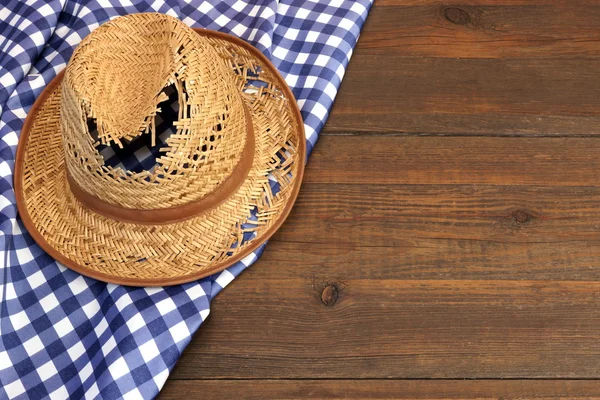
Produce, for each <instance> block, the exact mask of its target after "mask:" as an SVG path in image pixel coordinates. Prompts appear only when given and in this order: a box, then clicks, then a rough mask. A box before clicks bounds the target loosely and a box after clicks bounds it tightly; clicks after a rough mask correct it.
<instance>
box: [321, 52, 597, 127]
mask: <svg viewBox="0 0 600 400" xmlns="http://www.w3.org/2000/svg"><path fill="white" fill-rule="evenodd" d="M359 46H360V43H359ZM599 68H600V58H592V59H576V58H567V59H564V58H553V59H546V58H538V59H498V60H494V59H456V58H420V57H403V56H401V55H398V54H393V53H391V52H390V53H389V54H381V55H365V56H360V52H359V51H357V52H356V57H354V58H353V59H352V62H351V64H350V66H349V68H348V72H347V75H346V77H345V78H344V82H343V83H342V86H341V88H340V92H339V95H338V97H337V99H336V102H335V104H334V107H333V111H332V113H331V116H330V118H329V120H328V123H327V126H326V128H325V132H346V131H351V132H364V131H366V132H393V133H395V132H401V133H421V134H432V133H435V134H438V135H440V134H463V135H476V134H477V135H500V134H501V135H597V134H598V133H599V132H600V128H599V127H600V124H599V122H600V119H599V118H600V117H598V114H599V113H600V102H598V98H600V84H598V80H599V79H600V77H599V75H598V73H597V71H598V70H599ZM374 71H376V72H374ZM357 105H360V107H358V106H357Z"/></svg>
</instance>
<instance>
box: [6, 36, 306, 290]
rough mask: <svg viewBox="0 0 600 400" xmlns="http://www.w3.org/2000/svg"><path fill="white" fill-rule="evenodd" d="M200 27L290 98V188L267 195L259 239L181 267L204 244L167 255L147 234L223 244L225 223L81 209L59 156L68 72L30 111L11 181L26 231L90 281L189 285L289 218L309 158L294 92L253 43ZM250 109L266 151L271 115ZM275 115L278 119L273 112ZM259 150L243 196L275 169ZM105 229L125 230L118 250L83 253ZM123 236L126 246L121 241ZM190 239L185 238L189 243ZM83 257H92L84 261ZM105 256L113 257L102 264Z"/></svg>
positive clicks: (255, 245)
mask: <svg viewBox="0 0 600 400" xmlns="http://www.w3.org/2000/svg"><path fill="white" fill-rule="evenodd" d="M195 31H196V32H197V33H198V34H201V35H204V36H207V37H209V38H213V39H217V40H218V41H223V42H228V44H229V45H233V46H234V48H235V47H237V48H238V49H240V50H243V51H244V52H245V53H246V54H249V55H250V56H251V57H253V58H254V59H255V60H256V63H257V64H258V65H260V66H261V67H262V68H266V69H267V70H268V72H269V75H270V76H271V77H272V78H273V81H272V82H270V83H272V84H273V85H274V86H276V87H277V88H278V89H279V90H280V91H281V92H282V93H283V95H284V97H285V98H286V99H287V101H286V106H285V107H286V110H285V112H287V113H288V114H289V115H290V116H291V119H292V121H293V125H294V126H293V127H292V130H293V134H294V135H295V139H296V147H295V149H294V150H295V151H294V154H292V155H291V156H293V157H294V160H293V163H294V168H293V174H292V175H293V176H292V177H291V179H290V181H289V184H288V185H287V186H286V187H285V188H282V191H280V192H279V193H278V194H277V195H276V196H275V198H274V199H271V200H270V202H269V204H271V203H272V204H271V205H272V206H273V209H272V210H267V212H266V214H269V215H270V214H272V218H270V220H269V221H268V223H267V224H266V225H265V227H264V228H261V227H260V226H258V228H257V229H256V231H255V232H256V234H255V235H254V237H253V238H251V239H249V240H247V241H245V242H244V245H243V246H241V247H240V248H227V247H225V248H223V249H222V254H220V255H219V256H218V257H216V258H215V259H217V260H218V261H217V262H214V263H212V264H208V265H205V266H203V265H196V264H190V265H184V264H185V262H180V263H178V262H177V261H178V260H192V259H193V257H194V252H197V251H199V250H200V249H201V248H202V246H192V245H189V246H187V245H185V244H181V245H179V247H177V248H176V249H175V250H174V251H173V254H172V259H171V257H170V255H169V254H165V253H164V252H163V250H164V249H159V248H158V247H157V248H155V249H153V248H152V247H151V246H149V245H148V243H151V242H152V240H145V239H147V238H148V237H150V235H156V237H157V238H161V240H163V239H162V238H163V237H176V238H182V237H187V236H186V235H188V236H189V235H194V234H197V233H198V232H205V233H204V235H207V237H206V238H205V237H202V238H198V240H191V242H197V241H200V242H201V241H202V240H215V241H216V242H219V241H220V240H223V242H224V243H226V242H227V238H224V237H223V235H222V234H221V236H218V235H219V234H218V232H224V230H226V229H227V227H222V226H218V227H217V228H218V229H216V228H215V229H211V228H210V227H206V222H207V214H206V213H203V214H200V215H198V216H194V217H192V218H190V219H188V220H186V221H183V222H177V223H173V224H163V225H156V226H152V225H137V224H132V223H127V222H120V221H116V220H109V219H107V218H106V217H104V216H102V215H100V214H96V213H94V212H93V211H91V210H88V209H86V208H85V207H83V206H82V205H81V204H80V203H79V202H78V201H77V200H76V199H75V198H74V196H73V194H72V193H71V192H70V191H69V186H68V184H67V178H66V166H65V163H64V155H63V154H62V153H61V152H62V144H61V132H60V124H59V123H58V122H59V121H58V116H59V114H60V84H61V82H62V79H63V76H64V71H63V72H61V73H59V74H58V75H57V76H56V77H55V78H54V79H53V80H52V81H51V82H50V83H49V84H48V85H47V87H46V88H45V89H44V90H43V91H42V93H41V94H40V96H39V97H38V99H37V100H36V102H35V103H34V105H33V107H32V108H31V110H30V111H29V113H28V115H27V118H26V120H25V123H24V125H23V128H22V130H21V137H20V140H19V145H18V149H17V156H16V161H15V173H14V180H15V181H14V185H15V194H16V200H17V207H18V210H19V215H20V216H21V219H22V221H23V224H24V225H25V228H26V229H27V231H28V232H29V234H30V235H31V236H32V237H33V239H34V240H35V241H36V242H37V244H38V245H39V246H40V247H41V248H42V249H43V250H44V251H46V252H47V253H48V254H49V255H50V256H52V257H53V258H54V259H55V260H56V261H58V262H60V263H62V264H64V265H65V266H66V267H68V268H70V269H72V270H75V271H77V272H79V273H81V274H83V275H85V276H88V277H91V278H95V279H98V280H101V281H104V282H109V283H115V284H122V285H130V286H166V285H175V284H181V283H186V282H190V281H194V280H197V279H200V278H203V277H206V276H209V275H212V274H214V273H216V272H219V271H221V270H223V269H225V268H227V267H229V266H231V265H233V264H235V263H237V262H238V261H241V260H242V259H244V258H245V257H247V256H248V255H249V254H251V253H252V252H253V251H255V250H256V249H257V248H259V247H260V246H261V245H262V244H263V243H264V242H265V241H266V240H267V239H269V238H270V237H271V236H272V235H273V234H274V233H275V232H276V231H277V229H278V228H279V227H280V226H281V225H282V224H283V222H284V221H285V219H286V218H287V216H288V215H289V213H290V211H291V209H292V206H293V204H294V202H295V200H296V197H297V195H298V192H299V189H300V184H301V181H302V175H303V172H304V162H305V159H306V144H305V137H304V129H303V121H302V117H301V114H300V110H299V109H298V106H297V104H296V102H295V99H294V96H293V94H292V92H291V90H290V89H289V87H288V86H287V84H286V83H285V81H284V80H283V78H282V77H281V75H279V73H278V72H277V69H276V68H275V67H274V66H273V64H272V63H271V62H270V61H269V60H268V59H267V58H266V57H265V56H264V55H263V54H262V53H261V52H259V51H258V50H257V49H256V48H254V47H253V46H251V45H249V44H247V43H246V42H244V41H243V40H241V39H239V38H236V37H233V36H230V35H227V34H224V33H220V32H215V31H208V30H205V29H195ZM260 101H264V102H269V101H275V99H273V100H269V98H265V99H261V100H260ZM249 109H250V111H251V115H252V120H253V124H254V126H255V132H258V133H257V134H256V136H255V141H256V142H257V149H256V152H257V153H258V152H260V151H261V150H260V148H261V147H260V144H261V141H265V143H264V146H263V147H264V148H267V147H268V145H269V143H267V142H266V141H269V140H272V137H271V136H272V135H268V134H262V135H261V134H260V132H261V129H260V126H259V125H257V123H260V121H265V118H266V114H265V113H260V112H259V111H256V110H255V109H253V108H252V107H249ZM259 114H260V115H259ZM273 118H276V116H274V117H273ZM279 122H281V121H279ZM267 123H268V122H267ZM271 123H273V124H275V121H271ZM275 125H276V124H275ZM32 142H35V143H38V145H37V146H38V147H36V148H35V149H34V150H35V151H34V152H32V151H30V150H31V143H32ZM257 155H258V156H257V157H255V161H254V163H253V166H252V168H251V170H250V172H249V175H248V178H247V181H246V182H245V183H244V184H243V185H242V187H241V188H240V191H244V190H245V193H250V192H252V191H253V190H254V191H256V190H260V187H264V182H265V179H266V177H265V173H264V172H265V170H267V171H268V169H269V168H273V167H272V157H267V158H268V159H266V158H265V157H260V155H259V154H257ZM61 161H62V162H61ZM31 166H35V167H36V168H38V167H41V170H42V171H44V172H43V173H42V174H38V175H37V176H32V169H33V168H31ZM39 169H40V168H38V169H37V170H39ZM37 170H36V171H37ZM25 177H27V179H33V180H35V182H36V185H37V186H36V187H35V189H36V190H35V191H34V192H35V193H34V194H31V193H30V192H31V190H30V191H29V192H26V191H25V190H24V179H25ZM244 185H246V187H245V186H244ZM252 185H254V186H255V187H253V186H252ZM236 195H237V196H238V197H237V200H236V201H238V204H239V201H240V199H241V198H242V197H240V196H243V195H242V194H240V193H237V194H234V195H233V196H231V198H230V199H231V200H226V201H225V202H224V203H223V204H221V205H220V206H219V207H217V208H216V209H215V210H212V211H210V212H211V213H213V212H214V213H217V212H220V211H219V210H227V207H228V204H227V202H228V201H233V199H234V198H235V196H236ZM278 196H279V198H278ZM248 208H251V205H250V204H248ZM240 218H241V220H243V218H244V217H243V216H240ZM248 222H250V221H248ZM77 223H79V225H78V224H77ZM65 226H68V228H69V229H64V227H65ZM94 229H98V231H94ZM102 230H104V231H105V232H106V231H107V230H110V231H111V232H117V234H119V235H121V234H122V238H121V237H114V235H113V234H111V235H110V236H111V239H112V242H111V243H113V244H116V246H115V247H119V251H117V252H116V253H115V254H111V253H110V252H111V247H110V243H108V244H106V247H105V249H106V254H98V253H99V252H98V247H97V246H96V247H93V249H92V251H91V252H90V253H89V254H87V255H86V253H85V251H86V245H85V243H86V242H90V241H93V240H96V239H95V237H96V236H102V235H100V234H98V235H96V233H98V232H100V231H102ZM63 232H70V233H71V234H70V236H71V237H63V236H62V235H63ZM128 233H131V235H128ZM92 237H93V238H92ZM136 237H139V238H141V239H140V240H141V241H145V242H148V243H145V244H143V243H140V244H139V245H138V244H136V240H138V239H136ZM103 238H105V237H103ZM103 238H100V239H98V240H100V241H102V243H101V246H100V247H102V246H103V245H104V241H103V240H104V239H103ZM120 239H121V243H119V240H120ZM142 239H144V240H142ZM150 239H152V237H150ZM189 239H190V238H189V237H188V241H189ZM192 239H193V238H192ZM67 242H68V243H67ZM71 242H72V243H71ZM77 243H82V245H81V246H80V247H81V248H78V247H77V246H78V244H77ZM165 243H166V242H165ZM96 244H98V243H96ZM122 245H123V246H124V247H125V248H126V249H127V248H132V249H133V250H132V259H135V258H137V257H139V258H140V259H139V260H137V261H131V260H129V259H127V258H125V259H124V261H122V262H121V261H120V260H119V258H122V257H124V253H123V246H122ZM65 246H66V247H65ZM69 246H70V247H69ZM143 246H146V247H147V249H146V250H145V251H146V252H147V254H148V256H147V257H146V256H143V254H145V253H144V252H143V251H142V250H140V251H138V250H139V248H140V247H143ZM65 248H69V249H72V248H75V250H76V256H74V254H75V253H71V254H68V253H69V251H65V250H64V249H65ZM157 252H163V253H160V255H161V257H162V259H161V258H158V259H156V260H154V259H153V258H152V254H154V253H157ZM125 253H126V252H125ZM229 254H231V255H229ZM86 256H87V257H89V260H91V261H92V262H88V261H86ZM125 256H126V254H125ZM187 256H189V257H187ZM82 257H83V258H82ZM165 257H166V258H165ZM101 259H104V260H108V261H106V262H97V261H98V260H101ZM171 262H172V264H171Z"/></svg>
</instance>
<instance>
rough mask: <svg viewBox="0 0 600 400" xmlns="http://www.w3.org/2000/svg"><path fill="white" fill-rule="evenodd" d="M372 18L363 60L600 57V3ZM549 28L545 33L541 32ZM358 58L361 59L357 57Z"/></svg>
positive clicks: (419, 7) (411, 8)
mask: <svg viewBox="0 0 600 400" xmlns="http://www.w3.org/2000/svg"><path fill="white" fill-rule="evenodd" d="M383 5H384V6H385V7H382V4H381V3H378V4H377V6H376V7H374V9H373V12H372V13H371V15H370V16H369V18H368V20H367V23H366V26H365V28H364V34H363V37H362V39H361V41H360V46H359V47H358V50H359V51H360V56H361V57H362V58H364V57H366V56H373V55H383V56H385V57H393V56H402V57H415V56H416V57H442V58H494V59H498V58H502V59H511V58H549V57H565V58H566V57H569V58H572V57H583V56H585V57H595V56H599V55H600V30H598V25H599V24H600V4H598V3H597V2H595V3H592V2H588V3H587V4H583V3H581V2H565V1H556V2H540V1H537V2H533V1H532V2H529V4H526V2H523V1H519V2H516V1H512V2H510V1H509V2H502V1H487V2H475V1H469V2H460V3H458V4H452V3H448V2H440V1H438V2H417V3H415V2H413V4H410V2H400V1H394V2H387V1H385V0H384V2H383ZM541 27H543V29H541ZM357 54H358V53H357Z"/></svg>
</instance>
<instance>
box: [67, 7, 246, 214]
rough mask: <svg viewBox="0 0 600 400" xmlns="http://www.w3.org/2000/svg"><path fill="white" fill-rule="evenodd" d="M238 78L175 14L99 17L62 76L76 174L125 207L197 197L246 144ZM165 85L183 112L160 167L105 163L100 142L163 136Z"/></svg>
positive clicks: (231, 166)
mask: <svg viewBox="0 0 600 400" xmlns="http://www.w3.org/2000/svg"><path fill="white" fill-rule="evenodd" d="M238 81H239V80H238V79H236V76H235V74H234V72H233V70H232V67H231V66H230V65H228V64H227V63H226V62H225V61H224V58H223V57H222V56H221V55H219V54H218V53H217V52H216V51H215V50H214V48H213V46H212V45H211V44H210V42H209V41H208V39H207V38H205V37H203V36H201V35H198V34H196V33H195V32H194V31H193V30H192V29H191V28H189V27H187V26H186V25H185V24H184V23H182V22H181V21H179V20H177V19H175V18H172V17H169V16H166V15H161V14H133V15H129V16H125V17H119V18H116V19H114V20H113V21H110V22H108V23H106V24H104V25H102V26H101V27H99V28H98V29H96V30H95V31H94V32H92V33H91V34H90V35H89V36H87V37H86V38H85V39H84V40H83V41H82V42H81V44H80V45H79V46H78V48H77V49H76V50H75V52H74V53H73V56H72V58H71V61H70V62H69V65H68V67H67V70H66V72H65V77H64V80H63V83H62V92H63V96H62V98H61V129H62V137H63V147H64V150H65V160H66V164H67V170H68V174H69V177H70V179H71V180H72V182H74V183H75V184H76V185H77V186H79V187H80V188H81V189H82V190H83V191H85V192H87V193H88V194H89V195H91V196H94V197H96V198H98V199H100V200H101V201H103V202H106V203H109V204H112V205H115V206H118V207H123V208H131V209H146V210H148V209H161V208H171V207H176V206H182V205H185V204H188V203H191V202H194V201H198V200H201V199H202V198H204V197H206V196H207V195H209V194H210V193H213V192H214V191H215V190H216V189H218V188H219V186H221V185H222V184H223V183H224V182H225V181H226V180H227V179H228V178H229V177H230V176H231V175H232V173H233V172H234V170H235V168H236V166H237V165H238V164H239V162H240V159H241V157H242V153H243V150H244V147H245V145H246V141H247V140H246V139H247V134H248V129H250V128H251V127H250V126H249V125H250V122H249V121H248V120H247V117H246V112H245V109H244V107H245V106H244V104H243V101H242V98H241V95H240V88H238V87H237V85H238ZM169 86H173V87H174V89H175V90H176V92H177V95H178V104H179V110H178V118H177V120H176V121H175V122H174V127H173V130H174V133H173V134H172V135H171V136H170V137H169V138H167V139H166V146H165V147H164V148H162V149H160V154H159V157H157V164H156V166H155V167H154V168H153V169H152V170H150V171H143V172H132V171H127V170H124V169H121V168H113V167H110V166H107V165H105V162H104V161H105V160H104V158H103V156H102V155H101V154H100V152H99V151H98V149H97V147H98V146H99V145H101V144H103V145H111V144H112V145H114V144H116V145H118V146H119V147H122V146H125V145H127V143H128V142H129V141H131V140H133V139H135V138H136V137H138V136H140V135H153V138H154V136H155V135H157V132H156V122H155V118H156V115H157V113H159V112H160V106H161V103H162V102H164V101H165V100H167V97H168V96H167V95H166V94H165V92H164V90H165V88H167V87H169ZM90 122H92V123H93V124H90ZM90 125H95V126H96V127H97V132H92V131H91V129H90ZM152 142H153V143H154V139H153V140H152Z"/></svg>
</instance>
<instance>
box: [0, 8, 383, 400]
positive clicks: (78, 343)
mask: <svg viewBox="0 0 600 400" xmlns="http://www.w3.org/2000/svg"><path fill="white" fill-rule="evenodd" d="M370 5H371V0H355V1H350V0H330V1H328V0H315V1H304V0H301V1H295V0H293V1H289V0H286V1H281V2H278V1H276V0H263V1H255V2H245V1H236V0H227V1H218V0H214V1H200V0H122V1H120V2H117V1H114V0H86V1H83V0H46V1H42V0H27V1H23V0H3V1H2V2H0V115H1V118H0V249H2V250H1V254H0V268H1V269H0V339H1V340H0V399H5V398H22V399H26V398H27V399H41V398H48V397H49V398H52V399H66V398H75V399H77V398H102V399H116V398H126V399H138V398H152V397H154V396H156V394H157V393H158V391H159V390H160V388H161V387H162V386H163V384H164V382H165V380H166V379H167V376H168V375H169V371H170V370H171V369H172V367H173V365H174V364H175V362H176V361H177V359H178V357H179V355H180V354H181V352H182V351H183V349H184V348H185V346H186V345H187V344H188V343H189V341H190V337H191V335H192V334H193V333H194V332H195V331H196V330H197V329H198V327H199V326H200V324H202V322H203V321H204V320H205V319H206V318H207V316H208V313H209V311H210V301H211V299H212V298H213V297H214V296H215V295H216V294H217V293H219V292H220V291H221V289H222V288H224V287H225V286H226V285H227V284H228V283H229V282H231V280H233V279H234V277H236V276H237V275H238V274H239V273H240V272H241V271H242V270H244V269H245V268H247V267H248V266H250V265H251V264H252V263H253V262H254V261H256V259H257V258H258V257H259V256H260V254H261V253H262V251H263V249H264V245H263V246H262V247H261V248H260V249H259V250H257V251H256V252H255V253H253V254H251V255H249V256H248V257H246V258H245V259H244V260H242V261H241V262H239V263H237V264H236V265H234V266H232V267H231V268H229V269H228V270H226V271H223V272H221V273H219V274H216V275H214V276H211V277H209V278H205V279H202V280H200V281H198V282H194V283H189V284H186V285H180V286H174V287H167V288H130V287H124V286H117V285H111V284H105V283H102V282H98V281H95V280H93V279H88V278H85V277H83V276H81V275H79V274H77V273H75V272H72V271H70V270H68V269H65V268H64V267H63V266H61V265H60V264H58V263H56V262H55V261H54V260H53V259H52V258H50V257H49V256H48V255H46V254H45V253H44V252H43V251H42V250H41V249H40V248H39V247H38V246H37V245H36V244H35V243H34V242H33V240H32V239H31V237H30V236H29V235H28V234H27V232H25V231H24V229H23V225H22V224H21V222H20V220H19V219H18V218H17V214H16V207H15V197H14V192H13V186H12V173H13V167H14V156H15V152H16V146H17V142H18V138H19V133H20V129H21V127H22V124H23V121H24V119H25V117H26V115H27V111H28V110H29V108H30V107H31V105H32V104H33V102H34V100H35V98H36V97H37V96H38V95H39V93H40V92H41V91H42V89H43V88H44V86H45V85H46V84H47V83H48V82H50V80H51V79H52V78H53V77H54V76H55V75H56V74H57V73H58V72H59V71H61V70H62V69H63V68H64V67H65V65H66V63H67V61H68V59H69V57H70V55H71V53H72V51H73V49H74V47H75V46H76V45H77V44H78V43H79V42H80V41H81V39H82V38H83V37H85V36H86V35H87V34H88V33H90V32H91V31H92V30H93V29H95V28H96V27H98V26H99V25H100V24H102V23H104V22H106V21H107V20H109V19H111V18H114V17H116V16H118V15H124V14H131V13H137V12H151V11H157V12H161V13H165V14H169V15H172V16H175V17H178V18H180V19H181V20H183V21H184V22H185V23H186V24H188V25H190V26H194V27H204V28H208V29H215V30H220V31H224V32H229V33H232V34H234V35H236V36H239V37H241V38H243V39H245V40H247V41H249V42H251V43H252V44H254V45H255V46H256V47H258V49H260V50H261V51H262V52H263V53H264V54H266V55H267V56H268V57H269V58H270V59H271V60H272V61H273V63H274V64H275V65H276V66H277V68H278V69H279V70H280V71H281V73H282V74H283V76H284V77H285V79H286V81H287V83H288V84H289V85H290V87H291V88H292V90H293V93H294V95H295V97H296V99H297V101H298V104H299V105H300V108H301V110H302V116H303V118H304V121H305V129H306V139H307V144H308V152H309V153H310V151H311V150H312V148H313V146H314V144H315V143H316V141H317V137H318V133H319V132H320V130H321V129H322V127H323V124H324V123H325V120H326V118H327V115H328V112H329V109H330V107H331V105H332V103H333V100H334V98H335V95H336V92H337V88H338V87H339V85H340V82H341V79H342V76H343V75H344V71H345V68H346V65H347V64H348V61H349V59H350V55H351V54H352V49H353V48H354V46H355V44H356V41H357V39H358V35H359V32H360V29H361V27H362V25H363V23H364V21H365V18H366V16H367V13H368V10H369V8H370ZM139 146H140V147H139V150H140V151H135V150H134V151H133V152H132V153H131V154H118V153H115V154H114V158H112V162H114V163H115V165H117V164H119V163H123V165H125V166H126V167H127V168H147V165H148V163H150V165H151V164H152V163H153V161H152V160H151V155H150V153H149V152H148V149H147V145H146V144H144V143H141V144H140V145H139ZM105 151H108V152H110V151H111V150H110V149H105ZM149 157H150V158H149Z"/></svg>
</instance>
